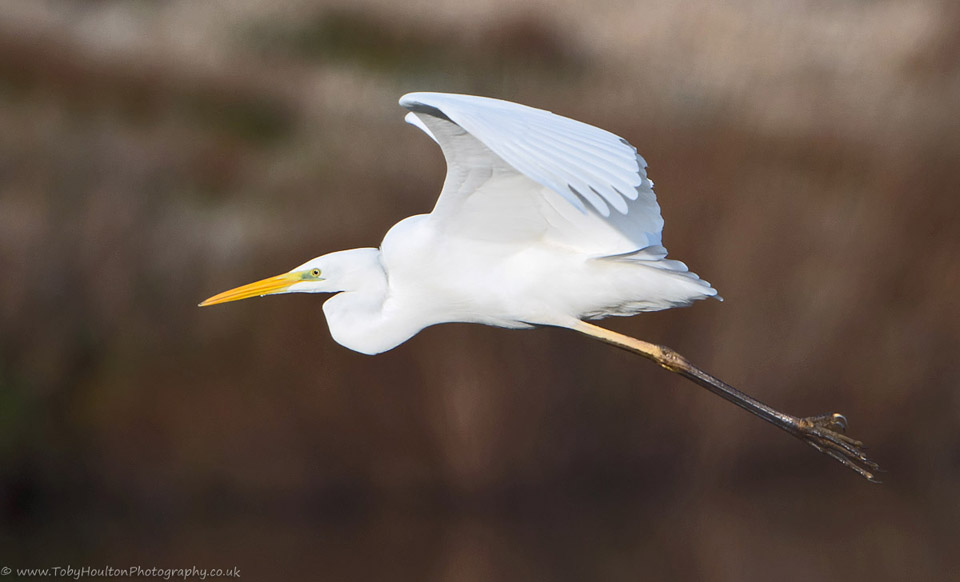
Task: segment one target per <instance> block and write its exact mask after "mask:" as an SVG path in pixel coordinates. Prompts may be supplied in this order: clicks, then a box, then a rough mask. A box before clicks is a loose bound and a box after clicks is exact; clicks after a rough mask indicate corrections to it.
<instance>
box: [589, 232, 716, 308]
mask: <svg viewBox="0 0 960 582" xmlns="http://www.w3.org/2000/svg"><path fill="white" fill-rule="evenodd" d="M666 257H667V249H666V248H665V247H663V246H662V245H650V246H648V247H643V248H642V249H637V250H635V251H630V252H628V253H620V254H616V255H606V256H603V257H598V258H599V259H602V260H608V261H624V262H629V263H637V264H642V265H643V266H645V267H652V268H654V269H660V270H661V271H668V272H670V273H671V274H675V275H679V276H682V277H685V278H687V279H689V280H690V281H692V282H694V283H697V284H698V285H702V286H703V287H707V289H709V291H706V290H704V294H705V295H709V296H712V297H714V298H715V299H717V300H718V301H723V297H720V296H719V295H717V290H716V289H714V288H713V286H712V285H710V283H708V282H707V281H704V280H703V279H701V278H700V276H699V275H697V274H696V273H694V272H692V271H690V269H688V268H687V265H686V264H685V263H684V262H683V261H675V260H673V259H668V258H666Z"/></svg>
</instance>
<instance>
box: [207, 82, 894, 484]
mask: <svg viewBox="0 0 960 582" xmlns="http://www.w3.org/2000/svg"><path fill="white" fill-rule="evenodd" d="M400 105H402V106H403V107H405V108H407V109H409V110H410V112H409V113H408V114H407V116H406V121H408V122H409V123H411V124H413V125H415V126H416V127H418V128H420V129H421V130H423V131H424V133H426V134H427V135H428V136H430V138H431V139H433V140H434V141H435V142H437V143H438V144H439V145H440V147H441V149H442V150H443V155H444V157H445V158H446V162H447V175H446V180H445V181H444V184H443V190H442V192H441V193H440V198H439V200H437V204H436V206H435V207H434V209H433V211H432V212H431V213H430V214H421V215H417V216H411V217H409V218H406V219H404V220H401V221H400V222H398V223H397V224H396V225H394V226H393V227H392V228H391V229H390V230H389V231H388V232H387V234H386V236H385V237H384V239H383V242H382V243H380V248H361V249H351V250H346V251H339V252H334V253H330V254H326V255H323V256H321V257H317V258H315V259H311V260H309V261H307V262H306V263H304V264H302V265H300V266H299V267H296V268H295V269H293V270H291V271H289V272H288V273H284V274H281V275H277V276H275V277H271V278H269V279H264V280H262V281H257V282H255V283H251V284H249V285H244V286H242V287H238V288H236V289H231V290H230V291H225V292H223V293H220V294H219V295H215V296H213V297H211V298H209V299H207V300H206V301H204V302H203V303H201V304H200V305H201V306H203V305H213V304H215V303H223V302H226V301H236V300H238V299H245V298H248V297H255V296H263V295H273V294H278V293H335V295H334V296H333V297H331V298H330V299H329V300H327V301H326V302H325V303H324V304H323V311H324V314H325V315H326V319H327V324H328V326H329V328H330V333H331V335H332V336H333V339H334V340H336V341H337V342H339V343H340V344H341V345H343V346H345V347H347V348H349V349H351V350H355V351H358V352H362V353H364V354H377V353H380V352H384V351H386V350H390V349H392V348H394V347H396V346H398V345H400V344H401V343H403V342H405V341H407V340H408V339H410V338H411V337H413V336H414V335H416V334H417V333H418V332H419V331H420V330H422V329H424V328H425V327H428V326H431V325H436V324H438V323H445V322H471V323H483V324H486V325H493V326H498V327H506V328H529V327H532V326H557V327H565V328H568V329H572V330H574V331H577V332H580V333H583V334H586V335H588V336H590V337H593V338H596V339H599V340H601V341H604V342H607V343H609V344H613V345H615V346H617V347H620V348H624V349H626V350H629V351H631V352H635V353H637V354H640V355H642V356H644V357H646V358H649V359H651V360H653V361H655V362H657V363H658V364H659V365H660V366H662V367H664V368H666V369H667V370H670V371H672V372H676V373H678V374H681V375H682V376H684V377H686V378H688V379H690V380H692V381H694V382H696V383H697V384H699V385H701V386H703V387H705V388H706V389H708V390H710V391H711V392H713V393H714V394H717V395H718V396H721V397H722V398H725V399H726V400H729V401H730V402H733V403H734V404H736V405H737V406H740V407H741V408H744V409H746V410H747V411H749V412H751V413H753V414H755V415H757V416H759V417H760V418H762V419H764V420H766V421H768V422H770V423H772V424H774V425H776V426H778V427H780V428H781V429H783V430H785V431H787V432H789V433H790V434H792V435H794V436H796V437H798V438H800V439H801V440H803V441H804V442H806V443H807V444H809V445H810V446H812V447H813V448H815V449H816V450H818V451H820V452H821V453H825V454H827V455H829V456H831V457H833V458H834V459H836V460H838V461H840V462H841V463H843V464H844V465H846V466H847V467H849V468H850V469H852V470H854V471H856V472H857V473H859V474H860V475H861V476H863V477H865V478H867V479H869V480H871V481H874V480H875V477H874V471H876V470H877V465H876V464H875V463H874V462H873V461H871V460H870V459H869V458H867V456H866V455H865V453H864V451H863V446H862V443H860V442H859V441H857V440H854V439H852V438H850V437H848V436H846V435H845V434H843V433H844V432H845V430H846V418H844V417H843V416H842V415H840V414H825V415H820V416H813V417H808V418H800V417H795V416H790V415H787V414H783V413H781V412H778V411H776V410H774V409H773V408H771V407H769V406H767V405H765V404H763V403H762V402H760V401H758V400H756V399H754V398H752V397H750V396H749V395H747V394H744V393H743V392H740V391H739V390H737V389H735V388H733V387H732V386H730V385H728V384H726V383H724V382H723V381H721V380H719V379H718V378H715V377H713V376H711V375H709V374H707V373H705V372H703V371H702V370H700V369H698V368H697V367H695V366H693V365H692V364H691V363H690V362H688V361H687V360H686V359H685V358H684V357H683V356H681V355H680V354H678V353H677V352H675V351H673V350H671V349H669V348H666V347H664V346H659V345H655V344H652V343H647V342H644V341H641V340H638V339H635V338H632V337H629V336H625V335H622V334H619V333H615V332H613V331H610V330H607V329H604V328H601V327H598V326H596V325H593V324H591V323H587V321H586V320H595V319H601V318H603V317H607V316H612V315H621V316H624V315H634V314H636V313H639V312H643V311H658V310H661V309H669V308H671V307H680V306H685V305H689V304H691V303H692V302H694V301H697V300H699V299H706V298H708V297H714V298H716V299H720V297H719V296H717V292H716V290H715V289H714V288H713V287H711V286H710V284H709V283H707V282H706V281H704V280H703V279H701V278H699V277H698V276H697V275H695V274H694V273H692V272H690V271H689V270H687V266H686V265H684V264H683V263H681V262H680V261H675V260H671V259H667V258H666V257H667V250H666V249H665V248H664V247H663V245H662V244H661V240H660V234H661V230H662V229H663V219H662V218H661V217H660V207H659V205H658V204H657V199H656V196H655V195H654V193H653V182H651V181H650V180H649V179H648V178H647V173H646V166H647V164H646V162H645V161H644V160H643V158H642V157H640V155H639V154H637V150H636V148H634V147H633V146H632V145H630V143H629V142H627V141H626V140H625V139H623V138H620V137H618V136H616V135H614V134H612V133H610V132H607V131H604V130H602V129H599V128H596V127H593V126H590V125H587V124H585V123H581V122H578V121H574V120H572V119H568V118H566V117H561V116H558V115H555V114H553V113H550V112H548V111H544V110H541V109H534V108H532V107H527V106H524V105H519V104H516V103H510V102H507V101H501V100H498V99H490V98H486V97H473V96H469V95H452V94H444V93H410V94H408V95H405V96H403V97H402V98H401V99H400Z"/></svg>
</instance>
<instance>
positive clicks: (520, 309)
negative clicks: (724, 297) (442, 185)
mask: <svg viewBox="0 0 960 582" xmlns="http://www.w3.org/2000/svg"><path fill="white" fill-rule="evenodd" d="M329 257H330V258H329V259H328V260H323V261H318V262H317V263H315V264H316V265H317V266H318V267H319V268H320V269H321V271H322V272H323V273H328V274H330V279H331V280H344V281H346V282H348V283H349V284H343V285H340V287H343V288H342V289H340V291H341V293H339V294H338V295H336V296H334V297H333V298H331V299H329V300H328V301H327V302H326V303H325V304H324V313H325V315H326V318H327V324H328V326H329V327H330V333H331V334H332V335H333V338H334V339H335V340H336V341H337V342H339V343H340V344H342V345H344V346H346V347H348V348H350V349H352V350H355V351H358V352H362V353H366V354H375V353H379V352H383V351H386V350H389V349H391V348H393V347H395V346H397V345H399V344H400V343H402V342H404V341H406V340H407V339H409V338H410V337H412V336H413V335H415V334H416V333H417V332H418V331H420V330H421V329H423V328H425V327H428V326H431V325H436V324H439V323H447V322H463V323H481V324H486V325H493V326H499V327H507V328H522V327H530V326H531V325H555V326H569V324H570V323H571V321H576V320H580V319H598V318H602V317H606V316H611V315H633V314H635V313H638V312H641V311H656V310H660V309H667V308H670V307H676V306H680V305H687V304H689V303H690V302H692V301H695V300H697V299H702V298H705V297H709V296H711V295H714V294H715V293H716V292H715V291H714V290H713V289H712V288H711V287H709V286H708V285H706V284H704V282H703V281H702V280H701V279H698V278H696V276H694V275H692V274H690V273H689V272H687V271H678V270H676V269H675V268H670V267H676V264H675V262H673V261H667V260H665V259H663V258H661V256H660V255H659V254H655V253H650V254H642V255H641V257H628V258H624V257H619V256H613V257H609V256H594V255H590V254H587V253H584V252H582V251H580V250H578V249H576V248H572V247H567V246H563V245H559V244H552V243H543V244H537V245H526V246H523V247H517V246H516V245H513V244H510V243H505V242H501V241H483V240H476V239H472V238H468V237H463V236H460V235H458V234H457V233H455V232H449V231H446V230H445V229H443V228H442V227H439V226H438V225H437V224H436V221H435V219H434V217H433V216H432V215H429V214H428V215H418V216H412V217H410V218H407V219H405V220H403V221H401V222H400V223H398V224H397V225H395V226H394V227H393V228H392V229H390V231H389V232H388V233H387V235H386V237H384V239H383V242H382V243H381V246H380V249H355V250H351V251H342V252H340V253H335V254H332V255H330V256H329ZM465 257H469V260H466V259H465ZM359 265H365V266H364V267H363V268H362V269H361V268H359V267H358V266H359ZM341 270H343V271H348V272H352V274H351V275H344V276H342V277H338V276H337V274H338V273H339V272H340V271H341ZM438 273H442V274H443V277H437V276H436V275H437V274H438ZM481 291H482V292H481Z"/></svg>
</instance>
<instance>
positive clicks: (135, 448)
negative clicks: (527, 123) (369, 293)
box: [0, 0, 960, 581]
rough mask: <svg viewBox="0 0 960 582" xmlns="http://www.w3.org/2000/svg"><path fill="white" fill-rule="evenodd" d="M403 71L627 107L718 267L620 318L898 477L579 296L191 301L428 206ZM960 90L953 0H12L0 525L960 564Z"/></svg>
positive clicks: (296, 557)
mask: <svg viewBox="0 0 960 582" xmlns="http://www.w3.org/2000/svg"><path fill="white" fill-rule="evenodd" d="M413 90H434V91H452V92H463V93H475V94H481V95H488V96H493V97H500V98H504V99H509V100H513V101H519V102H523V103H526V104H529V105H533V106H537V107H541V108H545V109H549V110H552V111H555V112H557V113H560V114H564V115H567V116H570V117H573V118H576V119H579V120H582V121H585V122H588V123H592V124H595V125H598V126H601V127H603V128H606V129H609V130H611V131H613V132H615V133H617V134H619V135H621V136H623V137H625V138H627V139H628V140H630V141H631V142H632V143H633V144H634V145H636V146H637V147H638V148H639V150H640V152H641V153H642V154H643V155H644V156H645V157H646V159H647V161H648V162H649V164H650V168H649V172H650V176H651V177H652V178H653V179H654V181H655V182H656V184H657V193H658V196H659V200H660V203H661V206H662V210H663V215H664V216H665V218H666V229H665V231H664V241H665V244H666V245H667V247H668V248H669V249H670V252H671V257H674V258H679V259H682V260H683V261H685V262H686V263H687V264H689V265H690V267H691V269H692V270H694V271H696V272H697V273H699V274H700V275H701V276H703V277H704V278H705V279H707V280H709V281H710V282H711V283H713V285H714V286H715V287H716V288H717V289H718V290H719V291H720V293H721V294H722V295H723V296H724V298H725V299H726V301H724V302H723V303H720V302H715V301H708V302H702V303H699V304H697V305H695V306H693V307H691V308H689V309H682V310H673V311H668V312H662V313H656V314H649V315H641V316H638V317H635V318H632V319H627V320H616V321H613V320H608V321H607V322H605V323H606V324H607V325H609V326H610V327H612V328H614V329H616V330H618V331H621V332H624V333H628V334H631V335H635V336H638V337H641V338H644V339H647V340H650V341H654V342H659V343H663V344H666V345H669V346H671V347H673V348H675V349H677V350H678V351H679V352H681V353H682V354H685V355H686V356H687V357H689V358H690V359H691V360H692V361H693V362H695V363H698V364H699V365H701V366H702V367H704V368H705V369H707V370H708V371H710V372H712V373H714V374H716V375H718V376H719V377H721V378H724V379H725V380H727V381H728V382H730V383H732V384H734V385H736V386H738V387H740V388H742V389H744V390H745V391H747V392H749V393H751V394H753V395H755V396H757V397H758V398H760V399H761V400H764V401H766V402H768V403H770V404H771V405H773V406H775V407H776V408H778V409H780V410H783V411H785V412H788V413H791V414H796V415H804V416H805V415H811V414H817V413H824V412H834V411H840V412H843V413H844V414H846V415H847V416H848V417H849V419H850V422H851V434H852V435H854V436H856V437H857V438H861V439H863V440H864V441H865V442H866V443H867V444H868V445H869V446H870V452H871V454H872V455H873V456H874V457H875V458H876V459H877V460H878V461H879V462H880V463H881V465H882V466H883V467H884V468H885V469H886V470H887V471H888V472H887V473H886V474H884V475H882V478H883V480H884V481H885V483H884V484H883V485H871V484H869V483H867V482H865V481H863V480H862V479H860V478H859V477H857V476H856V475H854V474H853V473H852V472H850V471H848V470H846V469H844V468H842V467H841V466H840V465H838V464H837V463H835V462H833V461H831V460H829V459H827V458H825V457H823V456H821V455H818V454H816V453H815V452H814V451H813V450H811V449H810V448H809V447H806V446H804V445H802V444H800V443H799V442H797V441H796V440H795V439H792V438H790V437H789V436H788V435H786V434H784V433H782V432H781V431H778V430H776V429H775V428H773V427H771V426H769V425H767V424H765V423H763V422H761V421H759V420H757V419H755V418H753V417H751V416H749V415H747V414H745V413H744V412H742V411H740V410H739V409H737V408H735V407H733V406H731V405H729V404H727V403H725V402H723V401H721V400H720V399H719V398H716V397H714V396H711V395H709V394H707V393H706V392H705V391H703V390H702V389H700V388H698V387H696V386H694V385H693V384H690V383H689V382H686V381H684V380H682V379H680V378H676V377H673V376H672V375H671V374H668V373H666V372H664V371H662V370H660V369H659V368H657V367H656V366H655V365H653V364H651V363H650V362H647V361H645V360H642V359H640V358H637V357H635V356H632V355H630V354H627V353H621V352H620V351H618V350H615V349H613V348H610V347H608V346H605V345H602V344H599V343H595V342H591V341H590V340H587V339H586V338H583V337H578V336H576V334H573V333H571V332H567V331H562V330H554V329H540V330H533V331H505V330H500V329H493V328H484V327H479V326H469V325H459V324H453V325H444V326H439V327H435V328H431V329H428V330H425V331H424V332H423V333H421V334H420V335H419V336H417V337H416V338H414V339H413V340H412V341H410V342H408V343H406V344H404V345H402V346H401V347H399V348H397V349H396V350H394V351H392V352H389V353H387V354H384V355H381V356H377V357H374V358H370V357H367V356H362V355H359V354H355V353H352V352H349V351H347V350H346V349H344V348H342V347H340V346H339V345H337V344H335V343H334V342H333V341H332V340H331V339H330V337H329V333H328V332H327V329H326V325H325V323H324V320H323V316H322V313H321V310H320V305H321V299H320V298H318V297H311V296H287V297H282V298H268V299H263V300H250V301H245V302H241V303H236V304H230V305H228V306H223V307H216V308H209V309H197V307H196V304H197V303H198V302H199V301H200V300H202V299H204V298H206V297H208V296H210V295H212V294H214V293H216V292H219V291H222V290H224V289H227V288H230V287H233V286H235V285H238V284H241V283H247V282H249V281H253V280H255V279H259V278H262V277H265V276H268V275H273V274H275V273H277V272H280V271H283V270H287V269H289V268H292V267H293V266H295V265H297V264H300V263H301V262H303V261H305V260H307V259H309V258H312V257H314V256H317V255H320V254H323V253H326V252H329V251H333V250H338V249H342V248H350V247H356V246H373V245H376V244H377V243H378V242H379V241H380V239H381V237H382V235H383V233H384V232H385V231H386V230H387V229H388V228H389V227H390V226H391V225H392V224H393V223H394V222H396V221H398V220H399V219H401V218H403V217H405V216H408V215H411V214H416V213H423V212H428V211H429V210H430V209H431V208H432V206H433V203H434V201H435V199H436V196H437V193H438V192H439V189H440V185H441V183H442V180H443V176H444V164H443V159H442V157H441V155H440V151H439V149H438V148H437V147H436V146H435V145H434V144H433V143H432V142H431V141H430V140H429V139H427V138H426V137H425V136H424V135H422V134H421V133H420V132H419V131H417V130H416V129H415V128H413V127H410V126H408V125H406V124H404V123H403V121H402V119H403V114H404V111H403V110H402V109H400V108H399V107H398V106H397V104H396V101H397V99H398V98H399V97H400V95H402V94H403V93H405V92H407V91H413ZM958 106H960V4H958V3H956V2H954V1H952V0H912V1H909V2H902V1H893V0H879V1H871V2H864V1H840V0H789V1H786V0H784V1H772V2H758V1H752V0H735V1H732V2H726V3H723V4H720V3H714V2H710V1H707V0H701V1H690V2H681V3H660V2H648V1H640V2H638V1H635V0H629V1H628V0H620V1H617V0H602V1H598V0H594V1H591V2H586V1H583V0H576V1H575V0H564V1H560V2H557V1H553V2H547V1H546V0H540V1H525V2H517V1H516V0H482V1H476V0H429V1H427V0H407V1H405V2H402V3H401V2H394V1H393V0H339V1H338V0H329V1H322V2H308V1H304V0H271V1H266V0H234V1H231V2H192V1H187V0H180V1H165V2H161V1H146V0H143V1H109V0H101V1H90V2H54V1H32V0H23V1H13V0H10V1H4V2H2V4H0V273H2V274H0V511H2V514H0V517H2V522H0V523H2V525H0V564H3V565H8V566H11V567H42V566H56V565H59V566H66V565H67V564H70V565H73V566H75V567H79V566H92V567H103V566H106V565H112V566H114V567H125V566H129V565H137V564H139V565H141V566H143V567H145V568H147V567H154V566H156V567H164V568H176V567H190V566H194V565H195V566H198V567H202V568H225V569H226V568H231V567H237V568H239V570H240V573H241V575H242V576H243V578H245V579H248V580H276V579H281V577H284V578H292V579H324V580H328V579H329V580H339V579H357V580H377V579H389V580H439V581H452V580H456V581H480V580H539V579H558V580H636V579H644V578H654V579H656V578H666V579H672V580H686V579H707V580H722V581H726V580H730V581H741V580H769V579H771V578H773V577H776V579H780V580H799V579H819V580H837V579H841V578H843V579H846V580H866V579H870V580H907V579H909V580H949V579H953V580H955V579H956V573H957V572H958V571H960V554H958V553H957V552H956V549H957V547H958V543H960V489H958V487H960V391H958V383H960V358H958V346H960V305H958V301H957V289H958V288H960V264H958V259H957V257H958V253H960V228H958V226H957V225H958V220H960V197H958V186H960V115H958V111H960V107H958Z"/></svg>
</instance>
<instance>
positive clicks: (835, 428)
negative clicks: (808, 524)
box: [796, 413, 880, 483]
mask: <svg viewBox="0 0 960 582" xmlns="http://www.w3.org/2000/svg"><path fill="white" fill-rule="evenodd" d="M796 428H797V431H796V435H797V437H798V438H800V439H801V440H803V441H804V442H805V443H807V444H808V445H810V446H811V447H813V448H815V449H817V450H818V451H820V452H821V453H823V454H825V455H829V456H831V457H833V458H834V459H836V460H838V461H840V462H841V463H843V464H844V465H845V466H846V467H848V468H849V469H851V470H853V471H856V472H857V473H858V474H859V475H860V476H861V477H863V478H864V479H866V480H867V481H870V482H872V483H879V482H880V481H879V480H877V478H876V475H875V474H874V473H875V472H876V471H878V470H879V469H880V467H879V465H877V464H876V463H875V462H873V461H871V460H870V458H869V457H867V454H866V453H865V452H864V449H865V447H864V446H863V443H862V442H860V441H858V440H856V439H853V438H850V437H848V436H847V435H845V434H844V433H845V432H846V430H847V418H846V417H845V416H843V415H842V414H837V413H833V414H821V415H819V416H808V417H807V418H799V419H797V427H796Z"/></svg>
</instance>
